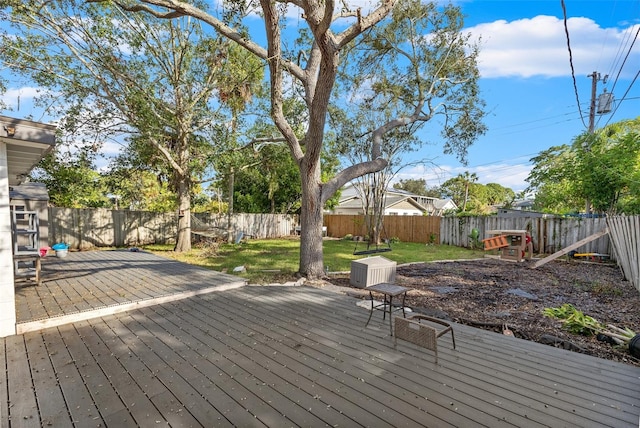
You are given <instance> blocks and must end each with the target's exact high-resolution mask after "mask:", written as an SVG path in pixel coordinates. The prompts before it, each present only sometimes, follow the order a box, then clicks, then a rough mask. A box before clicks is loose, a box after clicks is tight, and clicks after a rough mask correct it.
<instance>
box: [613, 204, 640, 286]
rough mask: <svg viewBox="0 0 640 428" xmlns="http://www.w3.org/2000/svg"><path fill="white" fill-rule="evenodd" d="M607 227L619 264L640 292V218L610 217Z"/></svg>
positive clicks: (626, 276)
mask: <svg viewBox="0 0 640 428" xmlns="http://www.w3.org/2000/svg"><path fill="white" fill-rule="evenodd" d="M607 225H608V226H609V235H610V237H611V241H612V242H613V247H614V249H615V254H616V258H617V260H618V264H619V265H620V267H621V268H622V272H623V273H624V276H625V278H626V279H627V280H628V281H631V282H632V283H633V285H634V286H635V287H636V289H637V290H638V291H640V216H629V217H627V216H616V217H609V218H608V219H607Z"/></svg>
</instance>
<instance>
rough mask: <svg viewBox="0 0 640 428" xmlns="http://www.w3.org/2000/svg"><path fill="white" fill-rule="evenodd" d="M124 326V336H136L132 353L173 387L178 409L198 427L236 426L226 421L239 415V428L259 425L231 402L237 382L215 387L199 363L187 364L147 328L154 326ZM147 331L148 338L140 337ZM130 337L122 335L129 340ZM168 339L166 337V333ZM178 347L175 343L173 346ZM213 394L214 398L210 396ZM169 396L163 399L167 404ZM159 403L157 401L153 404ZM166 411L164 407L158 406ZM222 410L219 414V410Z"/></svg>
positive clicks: (130, 322)
mask: <svg viewBox="0 0 640 428" xmlns="http://www.w3.org/2000/svg"><path fill="white" fill-rule="evenodd" d="M120 321H121V322H122V323H123V324H122V325H121V326H119V327H118V328H119V331H120V332H121V333H123V332H124V331H125V330H124V329H133V331H135V332H136V336H132V338H133V339H134V341H131V342H130V343H129V349H131V350H132V351H133V352H136V355H138V356H139V358H141V359H143V360H144V362H145V365H146V366H147V367H148V368H149V370H151V371H152V372H153V373H154V374H155V376H156V377H157V378H158V380H159V381H160V382H162V383H163V384H164V385H170V387H171V394H173V396H174V398H173V399H174V401H175V402H176V406H177V405H178V403H179V404H180V405H182V406H184V409H186V411H185V413H190V414H191V415H192V416H193V417H194V418H195V419H196V420H197V421H199V424H202V425H203V426H207V424H208V423H210V422H211V421H216V425H217V426H233V424H232V423H230V422H229V421H228V419H227V417H228V416H226V415H232V414H235V413H237V414H238V415H239V417H238V420H239V421H241V422H242V423H240V424H238V426H242V425H244V426H254V425H259V421H257V420H256V419H255V418H254V416H253V415H250V414H248V413H247V411H246V409H244V408H242V407H240V406H238V404H237V403H238V402H237V401H234V400H233V399H230V398H229V396H228V394H227V393H226V390H227V389H226V387H228V388H229V390H231V389H233V388H234V386H235V385H234V381H233V380H229V383H230V384H225V386H224V387H219V386H218V385H216V384H214V382H212V381H211V379H209V378H206V377H205V376H203V374H202V373H199V372H198V370H200V365H201V363H200V362H197V363H196V361H197V360H192V361H185V359H184V358H183V357H182V352H181V353H180V355H178V354H177V353H175V352H174V351H173V349H172V348H171V347H168V346H164V345H163V344H162V342H161V340H159V339H158V338H157V337H156V336H155V335H154V334H153V332H152V331H151V330H148V328H147V326H148V325H150V324H152V323H150V322H148V323H145V326H142V325H139V324H138V323H137V322H136V321H135V319H133V318H131V317H126V318H123V319H121V320H120ZM143 331H145V332H146V334H143V335H142V334H140V333H141V332H143ZM126 336H127V335H123V337H126ZM165 336H166V333H165ZM138 337H140V338H141V339H142V343H135V341H136V340H137V338H138ZM172 345H174V346H175V342H174V343H173V344H172ZM219 376H220V372H219V371H218V370H216V371H215V374H214V375H213V376H212V377H213V378H214V379H216V381H217V378H218V377H219ZM212 393H213V394H214V395H213V397H211V396H208V395H207V394H212ZM166 397H167V396H166V395H165V396H164V398H163V399H164V400H166V399H167V398H166ZM153 401H154V403H156V401H155V399H154V400H153ZM158 408H159V409H163V408H164V407H163V406H158ZM218 409H220V410H218ZM181 412H182V410H180V409H175V410H170V411H169V412H168V413H166V412H165V413H163V417H166V418H168V419H172V418H174V417H175V414H174V413H181Z"/></svg>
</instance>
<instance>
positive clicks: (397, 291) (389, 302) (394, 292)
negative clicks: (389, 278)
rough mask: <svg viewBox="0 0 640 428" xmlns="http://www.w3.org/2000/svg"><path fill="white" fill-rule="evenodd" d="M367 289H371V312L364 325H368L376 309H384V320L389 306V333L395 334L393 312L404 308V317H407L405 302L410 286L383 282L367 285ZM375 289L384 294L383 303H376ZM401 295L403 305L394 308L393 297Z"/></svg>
mask: <svg viewBox="0 0 640 428" xmlns="http://www.w3.org/2000/svg"><path fill="white" fill-rule="evenodd" d="M366 289H367V290H369V298H370V299H371V312H369V319H367V323H366V324H365V325H364V326H365V327H366V326H368V325H369V321H371V316H372V315H373V311H374V309H377V310H382V320H383V321H384V320H385V318H386V316H387V308H389V309H388V312H389V333H390V334H391V336H393V321H392V320H391V314H392V313H393V312H395V311H399V310H402V318H404V317H405V312H404V302H405V299H406V298H407V291H409V290H410V288H407V287H402V286H400V285H395V284H390V283H388V282H383V283H380V284H376V285H372V286H370V287H367V288H366ZM374 291H375V292H377V293H380V294H382V295H383V297H384V301H383V303H380V304H377V305H376V304H375V303H374V301H373V292H374ZM400 295H402V305H396V306H395V309H394V306H393V298H394V297H396V296H400Z"/></svg>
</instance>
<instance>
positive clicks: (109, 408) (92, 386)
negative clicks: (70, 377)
mask: <svg viewBox="0 0 640 428" xmlns="http://www.w3.org/2000/svg"><path fill="white" fill-rule="evenodd" d="M86 325H87V324H86V322H84V323H82V322H81V323H78V325H77V326H70V325H67V326H64V327H61V328H59V331H60V335H61V336H62V339H63V341H64V343H65V345H66V347H67V350H68V352H69V354H70V355H71V357H72V358H73V361H76V362H81V363H80V364H77V369H78V372H79V373H80V376H82V379H83V380H84V383H85V385H86V387H87V389H88V390H89V393H90V395H91V398H92V399H93V402H94V404H95V406H96V407H97V408H98V410H99V412H100V417H101V419H102V420H106V419H107V417H110V416H111V415H112V414H114V413H119V412H121V411H122V410H126V406H125V405H124V403H123V402H122V400H120V397H118V394H117V393H116V391H115V390H114V388H113V387H112V385H111V383H110V381H109V378H107V376H106V375H105V374H104V372H103V371H102V370H101V369H100V367H99V366H98V365H97V363H96V361H95V359H94V356H93V354H92V353H91V351H90V350H89V349H88V348H87V346H86V344H85V343H84V342H83V340H82V337H81V336H80V335H79V334H78V332H77V330H76V328H77V327H82V326H86ZM120 415H121V422H122V423H123V424H124V425H127V426H133V425H135V421H134V420H133V418H132V417H131V416H130V415H129V417H128V418H125V414H124V413H120ZM96 420H97V419H96Z"/></svg>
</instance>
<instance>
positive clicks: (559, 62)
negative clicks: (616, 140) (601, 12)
mask: <svg viewBox="0 0 640 428" xmlns="http://www.w3.org/2000/svg"><path fill="white" fill-rule="evenodd" d="M567 27H568V29H569V38H570V41H571V51H572V57H573V64H574V68H575V72H576V74H585V75H586V74H588V73H591V72H592V71H593V70H594V69H595V68H596V67H597V66H598V65H602V64H611V63H613V62H614V60H615V57H616V55H619V50H620V46H621V45H624V43H625V40H626V41H627V43H628V40H629V34H631V33H632V34H635V32H636V31H637V29H638V26H637V25H636V26H630V27H627V28H624V29H621V28H602V27H600V26H599V25H598V24H597V23H596V22H595V21H594V20H592V19H590V18H569V19H568V20H567ZM467 31H469V32H471V33H472V35H473V37H474V38H480V39H481V50H480V57H479V66H480V72H481V75H482V76H483V77H524V78H527V77H531V76H546V77H556V76H568V75H570V74H571V68H570V65H569V52H568V49H567V39H566V35H565V29H564V23H563V20H562V19H560V18H557V17H554V16H544V15H540V16H536V17H534V18H530V19H529V18H527V19H519V20H515V21H511V22H507V21H504V20H499V21H494V22H491V23H485V24H479V25H476V26H475V27H471V28H468V29H467ZM638 61H640V43H639V44H638V45H636V46H634V50H633V52H632V54H631V56H630V57H629V59H628V60H627V64H637V63H638ZM635 71H636V70H634V73H635Z"/></svg>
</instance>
